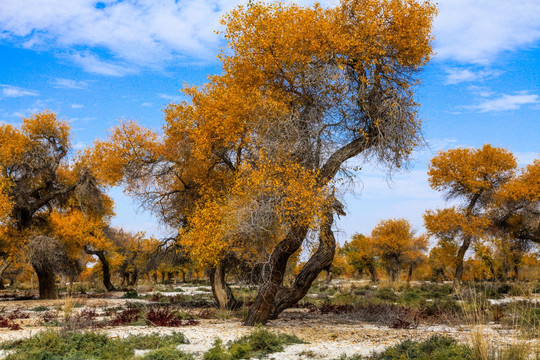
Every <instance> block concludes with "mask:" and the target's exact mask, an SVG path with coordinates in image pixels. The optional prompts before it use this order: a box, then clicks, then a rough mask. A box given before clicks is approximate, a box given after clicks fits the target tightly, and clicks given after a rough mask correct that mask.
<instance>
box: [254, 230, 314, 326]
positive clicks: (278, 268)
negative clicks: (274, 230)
mask: <svg viewBox="0 0 540 360" xmlns="http://www.w3.org/2000/svg"><path fill="white" fill-rule="evenodd" d="M307 232H308V228H307V227H304V226H302V227H298V228H293V229H291V230H290V231H289V233H288V234H287V236H286V237H285V239H283V240H282V241H281V242H280V243H279V244H278V245H277V246H276V247H275V249H274V251H272V254H271V255H270V259H269V261H268V263H267V264H265V267H266V268H267V269H268V275H267V277H266V278H265V279H264V284H263V285H262V286H261V288H260V289H259V293H258V294H257V297H256V298H255V302H254V303H253V305H252V306H251V308H250V309H249V313H248V316H247V318H246V320H245V321H244V325H247V326H253V325H257V324H262V325H264V324H266V322H267V321H268V319H270V317H271V315H272V312H273V310H274V299H275V297H276V295H277V292H278V290H279V289H280V287H281V286H282V284H283V276H284V275H285V269H286V268H287V262H288V261H289V258H290V257H291V255H292V254H294V253H295V252H296V250H298V249H299V248H300V246H301V245H302V242H303V241H304V238H305V237H306V235H307Z"/></svg>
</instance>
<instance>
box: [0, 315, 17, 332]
mask: <svg viewBox="0 0 540 360" xmlns="http://www.w3.org/2000/svg"><path fill="white" fill-rule="evenodd" d="M0 328H7V329H9V330H21V325H19V324H17V323H14V322H13V320H12V319H10V318H6V317H3V316H1V315H0Z"/></svg>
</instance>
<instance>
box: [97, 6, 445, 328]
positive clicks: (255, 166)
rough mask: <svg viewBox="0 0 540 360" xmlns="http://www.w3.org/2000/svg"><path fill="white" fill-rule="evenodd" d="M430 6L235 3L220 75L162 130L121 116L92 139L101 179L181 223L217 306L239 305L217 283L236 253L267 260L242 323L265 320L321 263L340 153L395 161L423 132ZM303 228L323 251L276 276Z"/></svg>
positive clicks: (292, 299) (168, 114)
mask: <svg viewBox="0 0 540 360" xmlns="http://www.w3.org/2000/svg"><path fill="white" fill-rule="evenodd" d="M434 14H435V7H434V6H433V5H432V4H430V3H429V2H424V1H416V0H382V1H381V0H343V1H341V3H340V4H339V5H338V6H336V7H332V8H328V9H325V8H322V7H320V6H319V5H314V6H313V7H303V6H299V5H294V4H290V5H285V4H282V3H270V4H267V3H262V2H250V3H249V4H248V5H246V6H240V7H238V8H236V9H235V10H233V11H231V12H230V13H229V14H227V15H226V16H225V17H224V18H223V24H224V25H225V32H224V36H225V38H226V40H227V42H228V49H227V50H225V51H224V52H223V53H222V54H221V55H220V60H221V62H222V66H223V71H222V74H221V75H217V76H211V77H210V78H209V83H208V84H206V85H203V86H200V87H192V88H187V89H185V90H184V93H185V95H186V96H188V97H189V99H190V101H189V102H187V101H186V102H182V103H179V104H170V105H169V106H168V107H167V108H166V109H165V120H166V125H165V127H164V131H163V134H157V133H154V132H152V131H149V130H147V129H143V128H140V127H138V126H137V125H136V124H134V123H124V124H122V125H120V126H119V127H117V128H116V129H114V130H113V131H112V133H111V136H110V138H109V139H108V140H107V141H101V142H97V143H96V145H95V148H94V151H93V152H92V154H90V157H91V158H92V159H93V161H94V162H95V164H96V165H95V169H96V173H97V176H98V177H99V178H100V179H103V180H104V181H108V182H109V184H111V185H112V184H118V183H124V185H125V186H126V190H127V192H128V193H130V194H131V195H133V196H135V197H137V198H139V199H140V200H141V202H142V203H143V204H144V205H146V206H147V207H148V208H150V209H152V210H154V211H155V212H156V213H157V214H159V215H160V217H161V219H162V220H163V221H164V222H165V223H167V224H168V225H171V226H173V227H176V228H177V229H178V231H179V236H178V241H179V242H180V243H181V244H182V245H183V246H185V247H186V248H187V249H188V251H189V252H190V254H191V255H192V256H193V259H194V260H195V261H198V262H199V263H200V264H201V265H202V266H205V267H208V268H209V269H210V271H209V274H210V277H211V282H212V285H213V286H212V287H213V289H214V295H215V297H216V300H217V301H218V302H219V304H220V306H222V307H229V308H230V307H234V306H236V304H237V303H236V301H235V300H234V298H233V296H232V292H231V290H230V289H229V287H228V286H227V285H226V283H225V273H226V268H227V266H228V264H227V259H229V258H230V257H231V254H232V257H250V258H253V259H255V260H257V261H258V262H263V266H262V269H263V271H262V273H261V283H262V284H261V286H260V289H259V293H258V295H257V298H256V299H255V302H254V304H253V306H252V307H251V309H250V311H249V315H248V317H247V319H246V320H245V324H247V325H253V324H258V323H265V322H266V321H267V320H268V319H270V318H275V317H277V316H278V315H279V314H280V313H281V312H282V311H283V310H284V309H286V308H287V307H290V306H291V305H294V304H295V303H297V302H298V301H299V300H300V299H301V298H302V297H304V295H305V294H306V293H307V291H308V289H309V287H310V286H311V283H312V282H313V280H314V279H315V278H316V277H317V276H318V274H319V273H320V272H321V271H323V270H324V269H328V268H329V267H330V265H331V263H332V259H333V257H334V253H335V248H336V244H335V239H334V235H333V231H332V224H333V221H334V215H335V214H342V213H343V212H342V205H341V204H340V203H339V201H337V200H336V199H335V198H334V196H333V194H334V190H333V187H334V184H333V180H334V178H335V177H336V175H337V174H338V173H340V171H342V170H343V169H344V166H345V163H346V162H347V160H349V159H351V158H353V157H356V156H359V155H361V156H363V157H364V158H365V159H367V158H371V159H373V160H376V161H378V162H380V163H382V164H384V165H386V166H388V167H389V168H395V167H400V166H402V165H404V164H405V163H406V162H407V160H408V157H409V155H410V153H411V152H412V150H413V148H414V147H415V146H416V145H418V144H419V143H421V141H422V140H421V134H420V120H419V119H418V118H417V113H416V108H417V104H416V103H415V101H414V99H413V89H414V85H415V84H416V83H417V81H418V79H417V78H416V77H415V74H417V72H418V71H417V70H418V69H419V68H420V67H422V66H423V65H424V64H426V62H427V61H428V59H429V57H430V55H431V52H432V49H431V44H430V41H431V23H432V18H433V16H434ZM309 237H318V248H317V250H316V251H314V252H313V253H312V255H311V257H310V259H309V260H308V261H307V262H306V263H305V265H304V266H303V268H302V269H301V270H300V271H299V273H298V275H297V276H296V278H295V279H294V281H293V282H292V284H291V285H290V286H285V285H284V282H283V280H284V274H285V272H286V268H287V264H288V261H289V258H290V257H291V256H292V255H293V254H294V253H296V252H297V250H298V249H299V248H300V247H301V246H302V244H303V243H304V242H305V241H306V239H307V238H309Z"/></svg>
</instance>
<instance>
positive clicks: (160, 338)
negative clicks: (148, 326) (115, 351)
mask: <svg viewBox="0 0 540 360" xmlns="http://www.w3.org/2000/svg"><path fill="white" fill-rule="evenodd" d="M123 341H124V342H125V343H126V344H128V345H129V346H131V347H133V348H134V349H137V350H155V349H159V348H161V347H168V346H176V345H180V344H188V343H189V341H188V340H187V339H186V337H185V336H184V334H182V333H177V332H173V333H172V334H171V335H163V334H157V333H152V334H148V335H129V336H128V337H126V338H124V339H123Z"/></svg>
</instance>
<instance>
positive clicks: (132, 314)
mask: <svg viewBox="0 0 540 360" xmlns="http://www.w3.org/2000/svg"><path fill="white" fill-rule="evenodd" d="M140 312H141V309H139V308H136V307H128V308H127V309H126V310H123V311H122V312H120V313H119V314H117V315H116V316H115V318H114V319H112V320H111V325H114V326H119V325H126V324H131V323H132V322H135V321H137V319H138V318H139V313H140Z"/></svg>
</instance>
